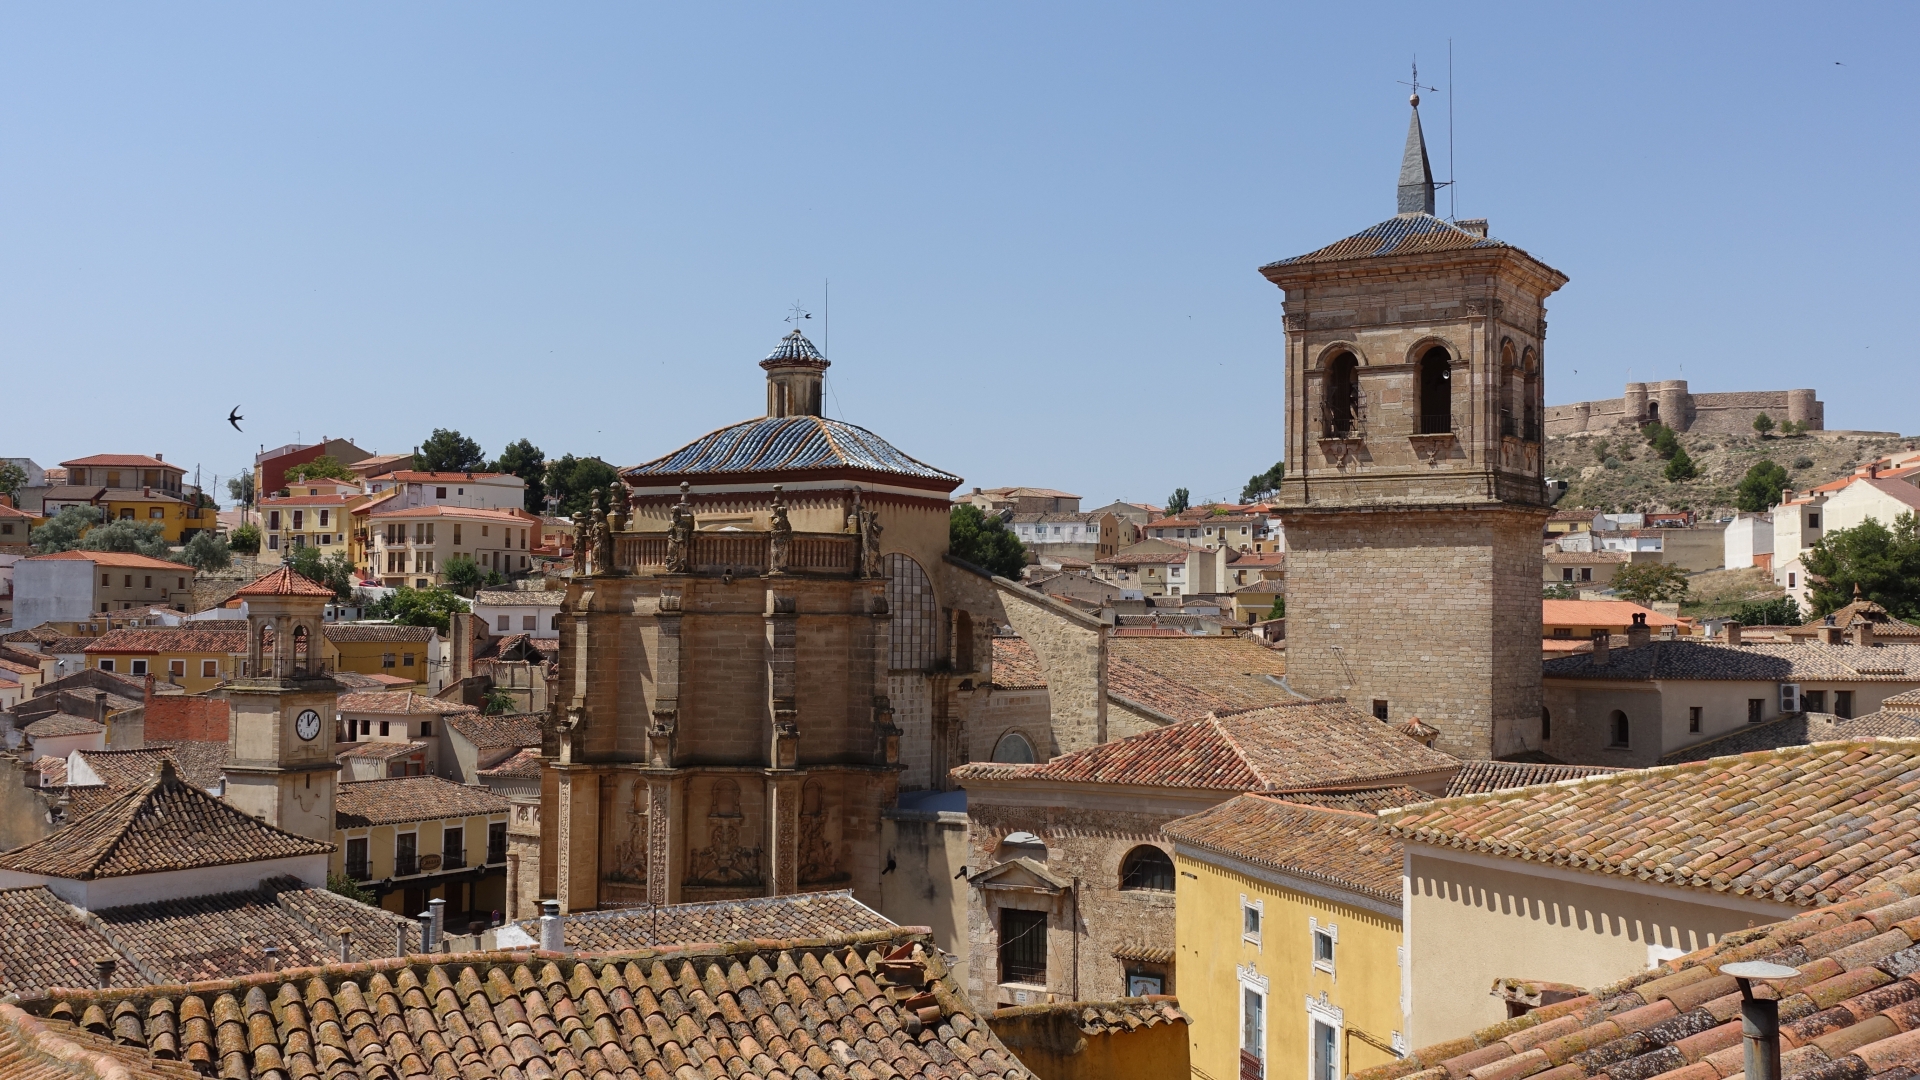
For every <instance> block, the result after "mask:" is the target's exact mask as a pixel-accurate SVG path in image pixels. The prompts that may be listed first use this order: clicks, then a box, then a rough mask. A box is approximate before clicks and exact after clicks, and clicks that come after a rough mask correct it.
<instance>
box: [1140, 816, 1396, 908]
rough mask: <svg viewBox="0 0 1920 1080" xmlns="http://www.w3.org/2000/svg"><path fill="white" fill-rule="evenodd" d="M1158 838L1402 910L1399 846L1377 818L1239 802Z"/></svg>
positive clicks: (1168, 827) (1187, 820) (1172, 826)
mask: <svg viewBox="0 0 1920 1080" xmlns="http://www.w3.org/2000/svg"><path fill="white" fill-rule="evenodd" d="M1160 831H1161V832H1163V833H1165V834H1166V835H1167V836H1169V837H1171V838H1172V839H1173V840H1174V841H1176V842H1178V843H1182V844H1189V845H1191V846H1193V847H1197V848H1203V849H1205V850H1207V851H1213V852H1217V853H1219V854H1222V855H1226V856H1229V857H1231V858H1235V859H1239V860H1241V861H1243V862H1249V863H1253V864H1255V865H1258V866H1264V867H1267V868H1269V869H1272V870H1278V871H1280V872H1281V873H1285V874H1293V875H1296V876H1298V877H1305V878H1310V879H1313V880H1315V881H1324V882H1327V883H1328V884H1332V885H1337V886H1340V887H1341V888H1346V889H1352V890H1353V891H1355V892H1358V893H1360V894H1362V895H1364V896H1371V897H1373V898H1374V899H1376V900H1385V901H1388V902H1390V903H1395V904H1397V903H1399V902H1400V874H1401V871H1402V869H1403V867H1402V865H1401V862H1402V851H1401V846H1400V841H1398V840H1396V839H1394V838H1393V837H1392V836H1391V835H1389V834H1388V833H1387V830H1386V827H1385V826H1383V825H1381V824H1380V820H1379V819H1378V818H1376V817H1374V816H1373V815H1372V814H1366V813H1354V812H1353V811H1351V810H1333V809H1327V808H1324V807H1318V806H1305V805H1301V804H1298V803H1291V802H1284V801H1282V800H1280V799H1277V798H1272V797H1268V796H1264V795H1241V796H1238V797H1236V798H1232V799H1228V800H1227V801H1226V802H1223V803H1221V804H1219V805H1218V806H1212V807H1208V808H1207V809H1205V810H1202V811H1200V812H1199V813H1197V814H1193V815H1190V816H1188V817H1183V818H1178V819H1176V820H1173V821H1169V822H1167V823H1166V824H1165V825H1162V826H1161V827H1160Z"/></svg>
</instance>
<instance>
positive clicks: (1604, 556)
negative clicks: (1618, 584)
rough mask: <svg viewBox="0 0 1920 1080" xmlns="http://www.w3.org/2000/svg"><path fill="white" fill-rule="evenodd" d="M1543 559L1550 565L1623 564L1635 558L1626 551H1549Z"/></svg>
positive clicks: (1544, 554)
mask: <svg viewBox="0 0 1920 1080" xmlns="http://www.w3.org/2000/svg"><path fill="white" fill-rule="evenodd" d="M1541 557H1542V558H1544V559H1546V560H1547V561H1548V562H1550V563H1610V562H1619V563H1623V562H1627V561H1629V560H1630V559H1632V558H1633V556H1632V555H1631V554H1629V553H1627V552H1625V551H1547V552H1545V553H1543V554H1542V556H1541Z"/></svg>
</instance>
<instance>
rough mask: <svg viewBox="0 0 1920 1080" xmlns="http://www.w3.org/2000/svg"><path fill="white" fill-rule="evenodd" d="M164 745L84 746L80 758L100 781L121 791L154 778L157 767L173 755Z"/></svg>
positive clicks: (138, 785) (145, 783) (140, 785)
mask: <svg viewBox="0 0 1920 1080" xmlns="http://www.w3.org/2000/svg"><path fill="white" fill-rule="evenodd" d="M172 756H173V755H172V750H171V748H170V747H165V746H149V747H144V748H142V749H139V750H82V751H80V760H81V761H83V762H85V763H86V765H87V767H88V768H90V769H92V770H93V771H94V773H95V775H97V776H99V777H100V782H101V783H103V784H105V785H107V786H108V787H110V788H114V789H115V790H118V791H133V790H134V789H136V788H141V787H145V786H146V785H147V783H148V781H150V780H152V779H153V770H154V767H155V766H157V765H159V764H160V762H161V761H163V760H170V759H171V758H172Z"/></svg>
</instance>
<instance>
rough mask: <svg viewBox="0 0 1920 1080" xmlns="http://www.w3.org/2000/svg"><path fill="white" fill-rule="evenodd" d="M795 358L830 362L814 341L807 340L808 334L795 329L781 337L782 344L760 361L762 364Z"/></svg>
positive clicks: (793, 359) (810, 361) (808, 361)
mask: <svg viewBox="0 0 1920 1080" xmlns="http://www.w3.org/2000/svg"><path fill="white" fill-rule="evenodd" d="M795 360H798V361H801V362H803V363H810V364H826V363H828V360H827V358H826V357H825V356H822V355H821V354H820V350H819V349H816V348H814V347H813V342H811V341H808V340H807V335H805V334H803V333H801V332H800V331H798V330H795V331H793V332H792V333H790V334H788V335H787V336H786V337H783V338H781V339H780V344H779V345H777V346H775V347H774V350H773V351H772V352H770V353H768V354H767V358H766V359H765V360H762V361H760V366H762V367H765V366H767V365H768V364H778V363H783V362H792V361H795Z"/></svg>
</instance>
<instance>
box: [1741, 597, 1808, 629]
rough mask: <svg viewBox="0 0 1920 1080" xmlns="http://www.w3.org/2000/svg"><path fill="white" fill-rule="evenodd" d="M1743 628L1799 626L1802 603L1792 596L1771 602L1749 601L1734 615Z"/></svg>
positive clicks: (1777, 598)
mask: <svg viewBox="0 0 1920 1080" xmlns="http://www.w3.org/2000/svg"><path fill="white" fill-rule="evenodd" d="M1733 621H1734V622H1737V623H1739V624H1740V625H1741V626H1798V625H1800V623H1801V621H1802V616H1801V614H1800V603H1799V601H1797V600H1795V599H1794V598H1793V597H1791V596H1776V597H1774V598H1773V599H1771V600H1749V601H1747V602H1746V603H1744V604H1741V605H1740V606H1739V607H1738V608H1737V609H1735V611H1734V613H1733Z"/></svg>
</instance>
